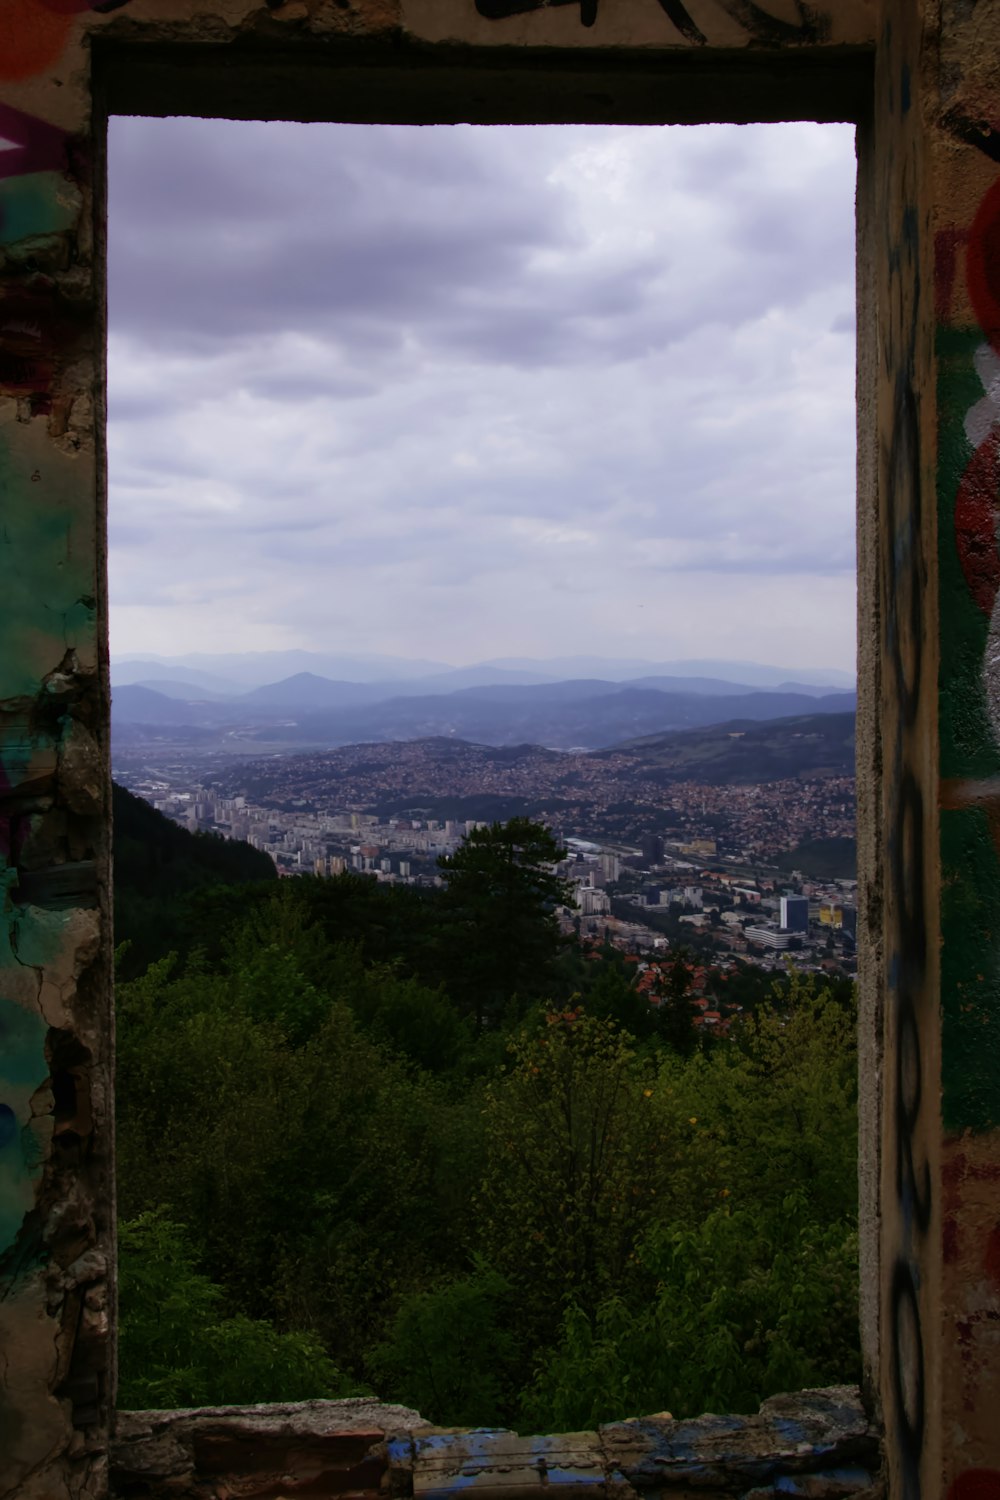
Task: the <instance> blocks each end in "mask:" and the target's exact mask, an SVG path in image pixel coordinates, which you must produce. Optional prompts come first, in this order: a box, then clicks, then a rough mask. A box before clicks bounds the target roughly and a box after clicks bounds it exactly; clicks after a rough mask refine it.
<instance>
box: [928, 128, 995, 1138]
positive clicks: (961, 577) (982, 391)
mask: <svg viewBox="0 0 1000 1500" xmlns="http://www.w3.org/2000/svg"><path fill="white" fill-rule="evenodd" d="M980 140H981V143H982V148H983V154H984V155H986V156H987V157H989V158H990V159H991V160H992V159H993V153H992V150H991V149H989V147H990V144H991V140H992V137H988V136H981V137H980ZM998 257H1000V180H995V181H994V182H993V183H992V184H991V186H990V187H989V188H988V189H987V191H986V192H985V193H984V195H983V196H982V198H981V200H980V202H979V205H978V208H977V210H976V212H975V215H974V217H973V219H972V222H971V223H970V224H968V225H959V226H953V227H952V226H949V227H948V228H946V229H943V230H941V231H940V232H939V233H938V235H937V237H936V244H935V281H936V287H935V291H936V297H935V302H936V308H937V320H938V328H937V341H938V361H939V378H938V411H939V422H940V435H939V463H938V489H939V514H940V525H939V535H940V569H941V586H942V596H943V597H946V598H947V599H948V600H949V606H950V614H949V628H948V630H947V632H945V633H944V634H943V637H942V659H941V680H940V726H941V860H942V877H943V898H942V929H943V931H942V935H943V940H944V941H943V947H942V1084H943V1096H942V1109H943V1115H944V1123H945V1126H946V1128H947V1129H948V1130H950V1131H959V1130H962V1129H973V1130H985V1129H988V1128H990V1127H992V1126H995V1125H1000V1079H998V1078H997V1076H996V1072H995V1069H994V1068H993V1066H992V1062H991V1058H992V1057H995V1056H996V1049H997V1048H998V1047H1000V941H998V939H1000V929H998V923H1000V550H998V542H997V529H998V522H1000V259H998Z"/></svg>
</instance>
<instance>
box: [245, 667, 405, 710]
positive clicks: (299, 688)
mask: <svg viewBox="0 0 1000 1500" xmlns="http://www.w3.org/2000/svg"><path fill="white" fill-rule="evenodd" d="M384 696H385V689H384V687H383V686H382V684H373V683H366V682H335V681H334V680H333V679H332V678H330V677H318V676H317V675H316V673H315V672H296V673H295V675H294V676H292V677H285V678H283V679H282V680H281V681H280V682H269V683H265V685H264V686H263V687H258V688H252V689H251V690H250V692H249V693H241V694H240V697H239V704H240V707H241V708H242V709H243V710H244V711H246V710H248V709H249V710H254V709H269V708H273V709H286V710H288V711H290V712H292V711H294V712H299V713H309V712H313V713H315V712H317V711H318V710H320V709H325V708H347V707H354V706H355V705H357V704H359V703H370V702H371V701H372V700H373V698H382V697H384Z"/></svg>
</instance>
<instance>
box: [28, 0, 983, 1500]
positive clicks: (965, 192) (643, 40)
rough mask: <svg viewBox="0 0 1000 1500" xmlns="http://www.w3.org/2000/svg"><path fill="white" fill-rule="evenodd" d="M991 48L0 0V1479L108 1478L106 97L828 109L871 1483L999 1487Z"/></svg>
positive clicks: (687, 24)
mask: <svg viewBox="0 0 1000 1500" xmlns="http://www.w3.org/2000/svg"><path fill="white" fill-rule="evenodd" d="M997 59H1000V7H998V6H996V5H995V4H991V3H990V0H826V3H817V0H562V3H561V0H550V3H545V0H271V3H270V4H259V5H258V4H254V3H252V0H104V3H102V4H98V5H96V6H94V7H91V6H90V5H89V4H88V3H87V0H4V3H3V5H2V6H0V99H2V103H0V134H2V135H3V137H4V138H5V139H6V140H9V141H12V142H13V143H14V147H13V149H12V150H6V151H3V152H2V153H0V548H2V553H0V555H2V558H3V564H4V566H3V578H4V591H3V594H2V595H0V600H2V602H0V856H2V860H3V872H4V873H3V900H4V907H3V939H2V946H0V1351H2V1354H3V1358H2V1360H0V1500H7V1497H12V1496H17V1497H18V1500H36V1497H37V1500H41V1497H43V1496H44V1497H45V1500H68V1497H70V1496H72V1497H84V1496H92V1497H94V1500H97V1497H99V1496H101V1495H102V1494H103V1492H104V1489H105V1486H106V1473H107V1470H106V1452H107V1434H108V1426H109V1421H110V1417H111V1412H110V1399H111V1395H112V1385H113V1380H112V1373H111V1365H112V1340H111V1339H110V1338H109V1322H111V1321H113V1319H112V1318H111V1316H110V1315H111V1312H112V1304H113V1299H112V1297H111V1295H110V1292H109V1281H108V1274H107V1273H108V1268H109V1265H110V1263H111V1260H112V1258H113V1257H112V1252H113V1243H112V1232H113V1217H114V1215H113V1193H112V1180H113V1170H112V1169H113V1151H112V1144H113V1118H112V1103H111V1088H110V1084H111V1076H112V1050H111V1047H112V1042H111V1001H110V986H109V954H110V943H111V934H110V929H109V921H108V879H107V851H108V840H109V828H108V818H107V811H108V783H107V680H106V663H105V662H104V659H103V653H104V641H105V638H106V632H105V600H104V540H103V538H104V499H103V496H104V474H103V451H104V448H103V425H102V424H103V358H104V356H103V345H104V330H103V263H102V253H103V251H102V247H103V193H104V178H103V171H104V166H103V150H104V144H103V133H104V114H105V111H107V110H109V109H111V110H121V111H136V112H146V113H167V112H172V113H203V114H225V115H232V116H243V117H253V116H261V117H271V116H285V117H288V118H299V119H310V118H330V119H356V120H366V119H371V120H377V119H384V120H407V119H411V120H416V121H433V120H442V121H446V120H455V119H472V120H479V121H486V122H488V121H491V120H531V119H536V120H542V121H545V120H577V119H579V120H595V121H600V120H605V119H609V120H624V121H651V120H678V121H687V120H692V121H693V120H700V119H713V118H714V119H748V120H749V119H781V118H796V117H804V118H817V119H837V118H841V119H843V118H853V119H857V120H859V121H860V123H861V129H860V131H859V142H860V178H859V219H860V224H861V228H862V234H861V239H860V255H859V272H860V274H859V318H860V322H859V438H860V441H859V545H860V558H859V589H860V598H859V618H860V632H859V633H860V649H859V676H860V689H861V707H860V711H859V777H860V782H859V787H860V789H859V820H860V827H859V838H860V855H861V879H862V893H863V901H862V918H863V929H862V930H863V965H862V987H863V1005H864V1019H863V1037H862V1040H863V1053H864V1075H863V1111H862V1122H863V1132H864V1146H863V1152H862V1201H863V1205H864V1249H863V1283H864V1287H863V1296H862V1315H863V1327H864V1339H865V1357H866V1368H867V1370H868V1375H869V1384H870V1394H871V1397H872V1399H873V1401H874V1402H875V1404H876V1406H877V1407H878V1408H879V1409H880V1410H881V1412H882V1413H883V1414H884V1420H885V1427H886V1437H887V1447H888V1453H889V1473H890V1481H891V1489H892V1493H893V1494H894V1495H897V1494H898V1495H900V1496H903V1495H906V1496H915V1495H917V1494H925V1495H927V1496H932V1495H933V1496H936V1495H938V1494H942V1495H945V1494H946V1495H948V1496H949V1500H994V1497H996V1500H1000V1423H998V1422H997V1420H996V1416H995V1414H996V1412H997V1411H998V1409H1000V1067H998V1062H1000V1045H998V1043H1000V665H998V664H997V663H998V662H1000V605H998V603H997V600H998V591H1000V553H998V548H997V542H996V523H997V515H996V510H997V505H998V500H1000V82H998V69H1000V63H998V61H997ZM935 501H936V503H935Z"/></svg>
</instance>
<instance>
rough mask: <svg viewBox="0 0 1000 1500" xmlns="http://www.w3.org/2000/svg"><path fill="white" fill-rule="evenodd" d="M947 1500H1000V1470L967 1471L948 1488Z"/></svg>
mask: <svg viewBox="0 0 1000 1500" xmlns="http://www.w3.org/2000/svg"><path fill="white" fill-rule="evenodd" d="M946 1500H1000V1469H965V1470H964V1471H963V1472H962V1473H961V1474H959V1476H958V1478H957V1479H953V1480H952V1482H951V1484H950V1485H949V1486H948V1494H947V1497H946Z"/></svg>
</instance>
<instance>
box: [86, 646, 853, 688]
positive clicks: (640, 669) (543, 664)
mask: <svg viewBox="0 0 1000 1500" xmlns="http://www.w3.org/2000/svg"><path fill="white" fill-rule="evenodd" d="M302 673H309V674H311V675H313V676H316V677H323V678H327V679H330V680H332V681H339V682H353V683H371V684H372V685H377V684H381V685H382V686H383V687H384V689H385V693H386V696H390V695H391V696H402V695H405V694H409V693H412V692H414V691H415V692H418V693H420V694H426V693H431V692H434V693H437V692H451V691H454V690H457V689H461V688H466V687H479V686H493V685H502V684H508V685H531V684H536V683H539V684H540V683H544V682H558V681H567V680H570V681H579V680H580V679H588V678H589V679H596V680H600V681H604V682H628V681H635V680H636V679H639V680H640V681H641V682H642V683H643V684H645V685H652V684H651V683H649V682H648V679H653V680H655V681H656V683H657V685H663V686H666V685H667V683H675V684H676V691H678V692H681V691H684V692H708V693H720V692H724V691H730V690H733V689H743V690H744V691H745V690H746V689H747V688H751V687H752V688H773V689H776V690H779V691H785V690H789V691H791V690H794V691H796V692H805V693H807V694H808V693H813V694H815V693H820V692H822V691H824V690H825V691H829V690H831V689H836V688H841V689H850V688H852V687H853V685H854V679H853V676H852V674H851V673H850V672H846V671H837V670H834V669H831V668H816V669H810V670H809V671H805V670H801V669H800V670H796V671H791V670H789V669H788V668H787V667H771V666H766V665H762V664H760V663H758V662H724V661H697V660H691V661H673V662H671V661H661V662H657V661H652V660H645V659H643V658H640V657H628V658H626V657H600V656H571V657H551V658H544V659H542V658H540V659H538V660H534V659H532V658H530V657H509V658H497V659H495V660H491V661H484V662H475V663H473V664H472V665H470V666H465V667H454V666H449V665H448V664H446V663H443V662H435V661H427V660H422V659H409V658H404V657H396V656H381V655H365V654H361V653H348V652H336V651H298V650H295V651H257V652H254V651H248V652H241V653H235V652H230V653H225V652H219V653H208V652H195V653H189V654H187V655H184V656H141V657H121V658H116V660H115V662H114V665H113V667H112V680H113V681H114V682H115V683H116V684H119V685H125V684H128V683H137V682H143V683H145V682H155V681H157V680H159V679H163V680H167V681H171V682H176V683H185V682H191V683H193V684H196V685H197V686H199V687H202V688H207V689H208V690H209V691H211V692H218V693H226V692H230V693H237V692H240V691H242V692H246V691H248V690H250V689H254V688H259V687H265V686H268V685H270V684H272V683H275V682H281V681H285V680H286V679H288V678H289V677H295V676H299V675H301V674H302ZM715 684H720V685H719V686H716V685H715ZM721 684H726V685H727V686H726V687H723V686H721ZM671 690H673V689H671Z"/></svg>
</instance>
